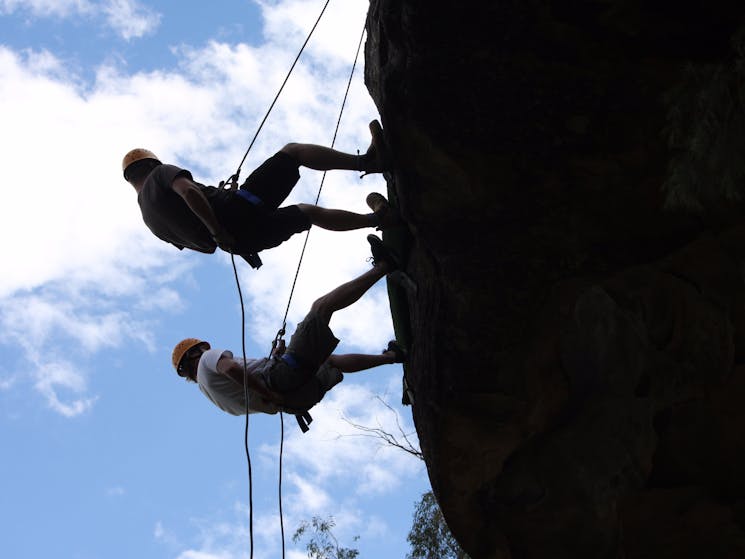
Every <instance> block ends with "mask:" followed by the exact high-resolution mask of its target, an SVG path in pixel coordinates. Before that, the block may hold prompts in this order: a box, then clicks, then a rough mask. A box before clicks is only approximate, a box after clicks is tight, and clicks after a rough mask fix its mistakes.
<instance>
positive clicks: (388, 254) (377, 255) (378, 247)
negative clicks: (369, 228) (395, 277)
mask: <svg viewBox="0 0 745 559" xmlns="http://www.w3.org/2000/svg"><path fill="white" fill-rule="evenodd" d="M367 242H368V243H370V252H371V253H372V262H373V266H377V265H379V264H380V263H381V262H385V263H386V264H388V268H389V270H388V271H389V272H392V271H393V270H397V269H398V267H399V264H398V258H396V256H395V255H394V254H393V251H392V250H390V249H389V248H388V247H387V246H385V245H384V244H383V241H381V240H380V237H376V236H375V235H373V234H370V235H368V236H367Z"/></svg>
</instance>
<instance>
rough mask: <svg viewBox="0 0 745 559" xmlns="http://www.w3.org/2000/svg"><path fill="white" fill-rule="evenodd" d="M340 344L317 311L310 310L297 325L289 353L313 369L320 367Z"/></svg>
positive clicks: (288, 348)
mask: <svg viewBox="0 0 745 559" xmlns="http://www.w3.org/2000/svg"><path fill="white" fill-rule="evenodd" d="M337 345H339V339H338V338H337V337H336V336H334V333H333V332H332V331H331V328H329V325H328V324H326V323H325V322H323V321H322V320H321V319H320V318H319V316H318V314H317V313H314V312H310V313H308V315H307V316H306V317H305V318H304V319H303V320H302V321H301V322H300V324H298V325H297V328H296V329H295V333H294V334H292V338H290V345H289V346H287V353H292V354H293V355H294V356H296V357H297V359H298V360H299V361H301V362H302V363H304V364H306V365H307V366H308V367H310V368H312V369H314V370H315V369H318V368H319V367H320V366H321V365H322V364H323V363H324V362H325V361H326V359H328V358H329V356H330V355H331V354H332V353H333V352H334V350H335V349H336V346H337Z"/></svg>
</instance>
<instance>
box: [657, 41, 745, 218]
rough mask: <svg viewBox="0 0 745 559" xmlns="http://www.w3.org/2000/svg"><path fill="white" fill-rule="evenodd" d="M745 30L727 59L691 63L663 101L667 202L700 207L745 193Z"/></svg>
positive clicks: (700, 208)
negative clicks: (731, 58)
mask: <svg viewBox="0 0 745 559" xmlns="http://www.w3.org/2000/svg"><path fill="white" fill-rule="evenodd" d="M743 39H745V33H739V34H738V35H737V36H736V37H735V39H734V41H733V47H734V49H735V51H736V52H737V54H738V59H737V60H735V61H734V62H731V63H727V64H696V65H689V66H688V67H687V68H686V69H685V70H684V71H683V76H682V79H681V80H680V82H679V83H678V85H677V86H676V87H675V88H674V89H673V90H671V91H670V92H669V93H668V94H667V96H666V98H665V102H666V105H667V109H668V114H667V120H668V125H667V129H666V134H667V139H668V145H669V147H670V149H671V152H672V157H671V161H670V171H669V175H668V179H667V181H666V182H665V185H664V190H665V193H666V195H667V200H666V202H667V205H668V207H677V208H685V209H688V210H694V211H701V210H707V209H717V207H718V206H721V205H724V204H727V203H728V202H732V201H739V200H742V199H743V198H745V157H743V149H744V147H745V56H743V55H745V40H743Z"/></svg>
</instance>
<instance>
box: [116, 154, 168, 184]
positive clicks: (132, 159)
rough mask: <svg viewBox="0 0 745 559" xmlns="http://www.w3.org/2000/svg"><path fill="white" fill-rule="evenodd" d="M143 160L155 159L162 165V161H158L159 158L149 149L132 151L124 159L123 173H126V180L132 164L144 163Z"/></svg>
mask: <svg viewBox="0 0 745 559" xmlns="http://www.w3.org/2000/svg"><path fill="white" fill-rule="evenodd" d="M143 159H155V161H157V162H158V163H160V159H158V156H157V155H155V154H154V153H153V152H152V151H150V150H149V149H144V148H135V149H131V150H129V151H128V152H127V154H126V155H125V156H124V159H122V173H124V178H125V179H126V178H127V167H129V166H130V165H131V164H132V163H136V162H138V161H142V160H143Z"/></svg>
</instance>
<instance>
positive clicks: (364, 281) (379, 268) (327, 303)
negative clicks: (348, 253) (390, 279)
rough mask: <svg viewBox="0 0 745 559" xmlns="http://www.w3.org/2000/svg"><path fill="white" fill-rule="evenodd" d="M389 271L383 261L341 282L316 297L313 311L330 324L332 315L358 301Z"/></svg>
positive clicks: (312, 307)
mask: <svg viewBox="0 0 745 559" xmlns="http://www.w3.org/2000/svg"><path fill="white" fill-rule="evenodd" d="M387 273H388V264H387V263H386V262H381V263H380V264H378V265H376V266H374V267H373V268H371V269H370V270H368V271H367V272H365V273H364V274H362V275H361V276H357V277H356V278H354V279H353V280H351V281H348V282H346V283H343V284H341V285H340V286H339V287H337V288H336V289H334V290H333V291H330V292H329V293H327V294H326V295H324V296H323V297H320V298H318V299H316V301H315V302H314V303H313V305H312V306H311V312H315V313H318V315H319V316H320V317H321V318H322V319H323V320H324V322H325V323H326V324H328V322H329V320H331V315H332V314H334V313H335V312H336V311H338V310H339V309H343V308H346V307H348V306H349V305H351V304H352V303H354V302H355V301H357V300H358V299H359V298H360V297H362V296H363V295H364V294H365V292H366V291H367V290H368V289H370V288H371V287H372V286H373V285H375V283H376V282H377V281H378V280H379V279H380V278H382V277H383V276H384V275H386V274H387Z"/></svg>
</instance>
